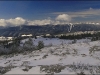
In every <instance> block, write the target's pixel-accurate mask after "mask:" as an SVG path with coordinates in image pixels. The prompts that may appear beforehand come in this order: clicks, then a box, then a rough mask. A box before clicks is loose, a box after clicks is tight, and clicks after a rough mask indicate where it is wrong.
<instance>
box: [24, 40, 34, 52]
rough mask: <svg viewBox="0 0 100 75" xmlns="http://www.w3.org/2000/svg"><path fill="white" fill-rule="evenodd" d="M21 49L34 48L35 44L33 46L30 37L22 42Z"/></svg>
mask: <svg viewBox="0 0 100 75" xmlns="http://www.w3.org/2000/svg"><path fill="white" fill-rule="evenodd" d="M23 49H24V50H26V51H27V50H33V49H35V46H34V44H33V41H32V39H31V38H29V39H28V40H27V41H25V43H24V44H23Z"/></svg>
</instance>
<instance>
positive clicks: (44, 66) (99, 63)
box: [0, 38, 100, 75]
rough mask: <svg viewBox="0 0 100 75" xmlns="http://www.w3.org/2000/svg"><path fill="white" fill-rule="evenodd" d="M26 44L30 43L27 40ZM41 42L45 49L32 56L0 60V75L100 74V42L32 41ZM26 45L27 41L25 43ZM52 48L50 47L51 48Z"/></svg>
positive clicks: (17, 56)
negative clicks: (0, 73)
mask: <svg viewBox="0 0 100 75" xmlns="http://www.w3.org/2000/svg"><path fill="white" fill-rule="evenodd" d="M26 40H27V39H26ZM39 40H41V41H43V42H44V44H45V46H46V47H45V48H43V49H41V50H36V51H33V52H31V53H23V54H14V55H3V56H0V70H1V71H0V72H2V73H5V74H44V75H45V74H51V73H52V74H77V73H81V72H84V73H85V74H93V73H94V74H100V41H99V40H98V41H92V42H91V41H90V40H89V39H81V40H77V42H76V43H74V44H72V41H73V40H61V39H58V38H53V39H49V38H38V39H33V43H34V44H35V45H37V43H38V41H39ZM22 42H25V40H22ZM51 44H52V46H49V45H51Z"/></svg>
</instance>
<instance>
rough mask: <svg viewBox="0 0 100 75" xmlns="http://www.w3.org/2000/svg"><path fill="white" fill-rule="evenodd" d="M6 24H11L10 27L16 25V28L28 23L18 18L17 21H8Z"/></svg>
mask: <svg viewBox="0 0 100 75" xmlns="http://www.w3.org/2000/svg"><path fill="white" fill-rule="evenodd" d="M6 23H7V24H10V25H15V26H18V25H23V24H25V23H26V20H25V19H23V18H21V17H17V18H15V19H8V20H6Z"/></svg>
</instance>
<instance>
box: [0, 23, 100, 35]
mask: <svg viewBox="0 0 100 75" xmlns="http://www.w3.org/2000/svg"><path fill="white" fill-rule="evenodd" d="M99 30H100V25H93V24H73V25H69V24H66V25H41V26H31V25H30V26H27V25H22V26H16V27H1V28H0V36H20V35H21V34H33V35H41V34H63V33H69V32H78V31H99Z"/></svg>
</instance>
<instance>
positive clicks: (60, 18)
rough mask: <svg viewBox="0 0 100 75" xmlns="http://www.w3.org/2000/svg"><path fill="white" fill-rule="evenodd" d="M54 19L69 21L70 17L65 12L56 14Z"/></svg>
mask: <svg viewBox="0 0 100 75" xmlns="http://www.w3.org/2000/svg"><path fill="white" fill-rule="evenodd" d="M56 20H59V21H68V22H69V21H71V17H70V16H69V15H67V14H61V15H58V16H57V18H56Z"/></svg>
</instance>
